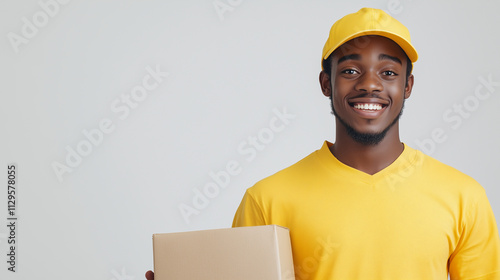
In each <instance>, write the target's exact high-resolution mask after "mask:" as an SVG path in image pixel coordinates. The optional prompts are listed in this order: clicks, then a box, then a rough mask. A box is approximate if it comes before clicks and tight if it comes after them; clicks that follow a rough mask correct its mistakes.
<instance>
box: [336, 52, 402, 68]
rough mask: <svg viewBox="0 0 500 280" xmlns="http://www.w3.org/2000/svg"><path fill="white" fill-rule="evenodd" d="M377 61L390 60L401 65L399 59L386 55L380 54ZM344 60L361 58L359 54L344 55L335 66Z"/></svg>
mask: <svg viewBox="0 0 500 280" xmlns="http://www.w3.org/2000/svg"><path fill="white" fill-rule="evenodd" d="M378 59H379V60H392V61H394V62H397V63H399V64H401V65H403V63H402V62H401V59H399V58H397V57H395V56H392V55H388V54H380V55H379V56H378ZM346 60H361V56H360V55H359V54H348V55H344V56H343V57H341V58H339V60H338V61H337V64H340V63H342V62H344V61H346Z"/></svg>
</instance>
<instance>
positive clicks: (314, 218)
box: [233, 142, 500, 280]
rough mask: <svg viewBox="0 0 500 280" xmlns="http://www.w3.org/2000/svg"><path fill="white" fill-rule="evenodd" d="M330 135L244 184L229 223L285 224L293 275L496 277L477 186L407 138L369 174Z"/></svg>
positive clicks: (499, 248) (497, 253)
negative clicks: (342, 154) (335, 148)
mask: <svg viewBox="0 0 500 280" xmlns="http://www.w3.org/2000/svg"><path fill="white" fill-rule="evenodd" d="M329 145H331V143H328V142H325V144H324V145H323V147H322V148H321V149H320V150H318V151H315V152H313V153H312V154H310V155H309V156H307V157H306V158H304V159H302V160H301V161H299V162H298V163H296V164H294V165H292V166H290V167H288V168H286V169H284V170H282V171H280V172H278V173H276V174H274V175H272V176H270V177H268V178H266V179H264V180H262V181H260V182H258V183H257V184H256V185H255V186H253V187H251V188H249V189H248V190H247V192H246V194H245V196H244V197H243V200H242V202H241V204H240V206H239V208H238V211H237V212H236V215H235V218H234V222H233V226H234V227H237V226H256V225H268V224H277V225H281V226H284V227H287V228H289V229H290V235H291V240H292V251H293V256H294V265H295V273H296V279H315V280H334V279H339V280H355V279H363V280H367V279H384V280H387V279H389V280H398V279H407V280H410V279H418V280H431V279H440V280H446V279H447V274H448V272H449V273H450V276H451V279H471V280H472V279H474V280H478V279H488V280H493V279H495V280H497V279H500V238H499V235H498V229H497V226H496V222H495V218H494V215H493V211H492V209H491V206H490V204H489V202H488V199H487V197H486V194H485V191H484V189H483V188H482V187H481V186H480V185H479V184H478V183H477V182H476V181H474V180H473V179H472V178H470V177H469V176H467V175H465V174H463V173H461V172H459V171H457V170H456V169H453V168H451V167H449V166H447V165H445V164H443V163H440V162H439V161H437V160H435V159H433V158H431V157H429V156H426V155H424V154H423V153H421V152H420V151H417V150H414V149H412V148H410V147H408V146H406V145H405V147H404V151H403V153H402V154H401V155H400V156H399V157H398V159H397V160H396V161H395V162H393V163H392V164H391V165H390V166H388V167H387V168H385V169H383V170H382V171H380V172H378V173H376V174H374V175H369V174H366V173H364V172H361V171H359V170H356V169H354V168H351V167H349V166H347V165H345V164H343V163H341V162H340V161H338V160H337V159H336V158H335V157H334V156H333V155H332V154H331V152H330V151H329V149H328V147H329Z"/></svg>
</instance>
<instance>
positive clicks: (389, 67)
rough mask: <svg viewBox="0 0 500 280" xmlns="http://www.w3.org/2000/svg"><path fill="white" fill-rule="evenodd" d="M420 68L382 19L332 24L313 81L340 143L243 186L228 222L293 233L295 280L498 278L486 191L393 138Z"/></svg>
mask: <svg viewBox="0 0 500 280" xmlns="http://www.w3.org/2000/svg"><path fill="white" fill-rule="evenodd" d="M417 58H418V55H417V52H416V50H415V49H414V47H413V46H412V45H411V42H410V35H409V32H408V30H407V29H406V27H404V26H403V25H402V24H401V23H400V22H398V21H397V20H396V19H394V18H392V17H390V16H389V15H387V14H386V13H385V12H383V11H381V10H377V9H369V8H363V9H361V10H360V11H358V12H357V13H354V14H350V15H347V16H345V17H343V18H342V19H340V20H339V21H337V22H336V23H335V24H334V25H333V26H332V28H331V31H330V36H329V38H328V40H327V42H326V44H325V47H324V49H323V55H322V71H321V73H320V77H319V80H320V85H321V89H322V91H323V94H324V95H325V96H328V97H329V98H330V100H331V106H332V112H333V114H334V115H335V124H336V134H335V143H334V144H332V143H329V142H326V141H325V143H324V144H323V146H322V148H321V149H320V150H317V151H315V152H313V153H312V154H310V155H309V156H307V157H306V158H304V159H302V160H301V161H299V162H298V163H296V164H294V165H292V166H290V167H288V168H286V169H284V170H282V171H280V172H278V173H276V174H274V175H272V176H270V177H268V178H266V179H264V180H262V181H260V182H258V183H257V184H256V185H254V186H253V187H251V188H249V189H248V190H247V192H246V193H245V196H244V197H243V200H242V202H241V204H240V206H239V208H238V210H237V212H236V215H235V217H234V221H233V226H234V227H238V226H257V225H267V224H278V225H281V226H284V227H287V228H289V229H290V235H291V241H292V252H293V258H294V265H295V275H296V279H317V280H327V279H328V280H330V279H348V280H353V279H443V280H444V279H447V276H448V274H449V275H450V277H451V279H475V280H477V279H488V280H489V279H495V280H498V279H500V238H499V235H498V230H497V226H496V222H495V218H494V215H493V212H492V210H491V207H490V204H489V202H488V199H487V197H486V195H485V192H484V189H483V188H482V187H481V186H480V185H479V184H478V183H477V182H476V181H474V180H473V179H472V178H470V177H468V176H467V175H465V174H462V173H460V172H459V171H457V170H455V169H453V168H451V167H449V166H447V165H444V164H442V163H440V162H438V161H437V160H435V159H432V158H431V157H429V156H426V155H424V154H422V153H421V152H419V151H417V150H414V149H412V148H410V147H408V146H407V145H405V144H403V143H402V142H401V141H400V139H399V117H400V116H401V113H402V110H403V107H404V102H405V100H406V99H407V98H409V97H410V94H411V91H412V87H413V83H414V77H413V75H412V74H411V70H412V67H413V63H414V62H415V61H416V60H417ZM147 277H148V279H152V272H148V273H147Z"/></svg>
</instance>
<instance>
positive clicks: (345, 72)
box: [340, 69, 358, 75]
mask: <svg viewBox="0 0 500 280" xmlns="http://www.w3.org/2000/svg"><path fill="white" fill-rule="evenodd" d="M340 73H342V74H348V75H354V74H356V73H358V71H356V70H354V69H345V70H342V71H341V72H340Z"/></svg>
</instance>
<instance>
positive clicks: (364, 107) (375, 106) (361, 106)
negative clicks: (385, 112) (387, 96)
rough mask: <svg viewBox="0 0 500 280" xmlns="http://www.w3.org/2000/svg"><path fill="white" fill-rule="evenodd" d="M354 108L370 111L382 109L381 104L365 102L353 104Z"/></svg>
mask: <svg viewBox="0 0 500 280" xmlns="http://www.w3.org/2000/svg"><path fill="white" fill-rule="evenodd" d="M354 108H356V109H361V110H372V111H378V110H382V105H380V104H373V103H370V104H368V103H365V104H354Z"/></svg>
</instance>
